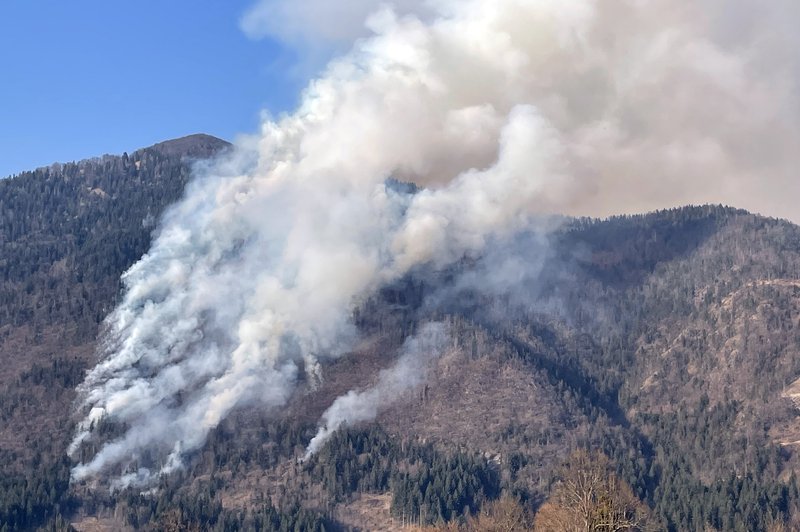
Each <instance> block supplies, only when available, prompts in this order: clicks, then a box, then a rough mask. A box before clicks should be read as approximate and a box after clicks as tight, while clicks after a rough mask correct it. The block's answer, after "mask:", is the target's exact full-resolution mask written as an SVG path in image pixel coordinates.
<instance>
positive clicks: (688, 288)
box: [0, 135, 800, 530]
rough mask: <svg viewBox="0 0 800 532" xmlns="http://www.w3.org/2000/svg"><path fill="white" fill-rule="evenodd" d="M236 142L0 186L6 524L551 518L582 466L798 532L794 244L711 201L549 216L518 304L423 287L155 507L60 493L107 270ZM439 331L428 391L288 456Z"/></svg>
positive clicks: (187, 144) (191, 471)
mask: <svg viewBox="0 0 800 532" xmlns="http://www.w3.org/2000/svg"><path fill="white" fill-rule="evenodd" d="M227 147H228V144H227V143H226V142H224V141H221V140H219V139H215V138H214V137H209V136H206V135H193V136H190V137H185V138H182V139H177V140H173V141H167V142H164V143H160V144H157V145H155V146H152V147H150V148H145V149H142V150H137V151H135V152H133V153H132V154H124V155H122V156H103V157H101V158H97V159H92V160H88V161H81V162H77V163H68V164H63V165H53V166H51V167H48V168H42V169H38V170H35V171H33V172H26V173H23V174H20V175H18V176H14V177H12V178H9V179H6V180H3V181H0V362H1V363H0V464H2V476H1V477H0V530H24V529H36V528H37V527H40V526H43V527H48V528H47V529H50V530H52V529H56V530H68V529H70V527H74V528H75V529H78V530H124V529H151V530H168V529H170V530H207V529H211V530H237V529H258V528H259V527H260V529H262V530H323V529H324V530H337V529H352V530H354V529H362V530H397V529H400V527H401V526H403V525H404V524H408V523H416V524H430V525H435V524H436V523H437V522H442V521H448V520H450V521H453V522H454V523H455V522H458V521H459V520H461V521H462V522H467V520H466V519H465V517H464V516H465V515H466V514H470V513H471V514H478V513H481V512H483V514H482V517H481V519H483V518H486V519H489V518H490V517H491V516H492V515H494V514H492V511H494V510H493V509H494V508H500V509H502V508H504V506H503V504H504V503H503V501H506V500H516V501H519V502H518V503H514V504H519V505H520V506H521V507H522V508H524V509H527V510H528V511H529V512H530V513H531V514H533V513H535V512H536V511H537V510H538V509H540V508H541V509H542V510H541V512H540V515H542V514H543V513H544V512H545V509H546V508H548V505H550V506H549V508H552V507H554V506H553V505H555V504H556V502H557V501H558V496H557V495H558V490H559V489H560V488H559V486H563V485H564V483H563V482H562V483H559V479H560V478H565V475H566V473H565V472H569V471H570V467H569V464H571V463H573V464H574V463H579V462H580V463H583V462H581V461H580V460H578V459H576V458H575V456H581V455H580V454H577V455H576V454H575V453H576V452H578V453H580V452H581V451H580V450H581V449H589V450H590V451H591V452H593V453H603V454H602V455H601V454H596V455H591V456H597V457H599V456H603V455H604V456H607V457H608V462H607V463H606V462H605V461H604V459H601V458H592V459H591V461H593V462H594V463H595V464H597V463H601V464H603V468H605V469H604V470H607V474H608V476H609V478H614V479H618V481H619V483H620V485H626V486H630V491H631V494H632V496H633V497H635V498H636V499H638V500H639V501H641V504H642V505H643V506H642V507H643V508H646V510H642V511H643V512H644V513H646V514H648V521H649V525H648V526H650V527H651V528H652V529H656V530H660V529H668V530H714V529H716V530H767V529H768V528H769V529H771V530H779V529H780V528H778V527H780V526H784V527H790V528H789V529H791V527H792V526H795V527H796V526H797V521H796V520H797V519H798V517H800V511H798V508H800V506H798V504H800V488H799V487H798V482H797V479H796V476H795V474H794V471H795V470H796V468H797V467H798V462H797V453H796V448H797V446H798V442H800V418H799V417H798V411H797V408H796V406H795V401H796V400H798V398H800V380H798V379H800V356H798V354H800V227H798V226H796V225H793V224H791V223H789V222H787V221H784V220H777V219H770V218H765V217H762V216H757V215H753V214H750V213H747V212H745V211H741V210H737V209H732V208H728V207H722V206H690V207H683V208H677V209H671V210H665V211H659V212H654V213H650V214H646V215H637V216H618V217H613V218H609V219H605V220H596V219H564V220H563V221H562V222H561V223H560V224H558V226H557V228H555V229H554V230H552V231H550V232H548V233H547V235H546V237H544V241H542V239H541V238H532V239H531V240H530V242H528V241H526V240H525V239H524V238H523V239H522V240H521V242H519V243H518V244H517V246H516V251H515V253H518V255H517V256H515V257H514V259H515V260H517V261H518V263H521V264H523V266H524V267H525V268H526V269H527V270H528V271H530V272H531V274H530V275H528V276H523V277H522V278H523V281H522V282H521V283H520V284H519V286H515V287H514V288H513V290H510V291H488V290H484V287H481V286H479V285H475V284H474V283H469V282H466V281H465V279H469V274H470V272H472V271H474V270H475V269H477V268H485V269H487V270H491V271H495V270H496V269H497V268H499V266H498V265H497V264H496V263H494V262H487V261H485V260H483V259H482V258H480V257H478V258H474V257H473V258H465V260H463V261H461V262H459V263H458V264H456V265H453V266H451V267H450V268H448V269H446V270H445V271H433V270H431V271H415V272H414V273H413V274H411V275H409V276H408V277H407V278H405V279H403V280H402V281H400V282H398V283H395V284H394V285H392V286H388V287H385V288H384V289H382V290H381V291H380V292H379V293H376V294H374V296H373V297H371V298H370V299H369V300H367V301H364V302H362V303H361V304H360V305H359V307H358V308H356V309H355V311H354V314H353V321H354V323H355V324H356V325H357V327H358V329H359V331H360V338H361V339H360V342H359V344H358V345H357V347H356V348H355V349H354V352H353V353H349V354H347V355H346V356H343V357H341V358H339V359H337V360H336V361H335V362H331V363H329V364H328V365H327V366H325V367H323V377H324V378H323V380H322V381H321V382H318V383H315V382H303V383H301V385H300V386H299V387H298V389H297V390H296V391H295V396H294V397H293V398H292V400H291V401H290V402H289V406H288V407H287V408H285V409H283V410H281V411H261V410H259V409H255V408H250V409H242V410H240V411H238V412H236V413H235V414H234V415H232V416H230V417H229V418H228V419H226V420H225V421H224V422H223V423H222V424H221V425H220V426H219V427H218V428H217V429H216V430H214V431H213V432H212V434H211V437H210V438H209V441H208V442H207V443H206V445H205V446H204V447H203V448H202V449H201V450H200V451H198V452H197V453H195V454H194V455H193V456H191V459H190V461H189V464H188V466H187V468H186V470H184V471H181V472H178V473H176V474H174V475H172V476H170V477H167V478H163V479H162V482H161V485H160V486H159V487H158V489H157V490H156V491H154V492H152V493H149V494H142V493H140V492H138V491H136V490H122V491H117V492H114V493H111V492H109V491H108V490H107V489H105V488H97V487H95V486H92V485H91V484H89V483H82V484H73V485H70V484H69V469H70V467H71V465H72V463H71V462H70V460H69V459H68V458H67V457H66V456H65V455H64V450H65V449H66V446H67V444H68V441H69V439H70V436H71V434H72V431H73V429H74V423H75V420H74V418H73V416H72V404H73V401H74V399H75V392H74V390H75V387H76V386H77V385H78V384H79V383H80V382H81V380H82V378H83V375H84V372H85V371H86V370H87V369H88V368H89V367H90V366H91V365H92V364H93V362H94V357H95V354H94V353H95V342H96V339H97V337H98V332H99V330H100V328H101V326H102V321H103V318H104V317H105V315H106V314H107V313H108V312H109V311H110V309H111V308H112V307H113V306H114V304H115V301H117V298H118V297H119V293H120V289H121V286H120V281H119V278H120V275H121V274H122V273H123V272H124V271H125V270H126V269H127V268H128V267H129V266H130V265H131V264H133V263H134V262H135V261H136V260H137V259H138V258H139V257H140V256H141V255H142V254H143V253H145V252H146V251H147V249H148V247H149V243H150V240H151V237H152V232H153V231H154V230H155V229H157V227H158V219H159V218H160V216H161V215H162V214H163V212H164V211H165V209H166V208H167V207H168V206H169V205H170V204H171V203H172V202H174V201H176V200H177V199H178V198H179V197H180V196H181V193H182V190H183V188H184V186H185V185H186V183H187V181H188V179H189V177H190V174H191V165H192V162H193V161H195V160H197V159H198V158H204V157H209V156H213V155H215V154H217V153H220V152H222V151H224V150H226V149H227ZM411 193H413V190H412V191H411ZM482 261H483V262H482ZM442 294H446V297H444V296H442ZM431 321H436V322H440V323H443V324H445V325H446V327H447V330H448V331H449V337H448V338H449V339H448V342H449V343H448V347H447V349H446V350H445V351H444V353H443V354H442V356H440V357H439V358H437V359H435V360H434V361H433V365H434V366H433V368H432V369H431V371H430V372H429V374H428V379H427V380H426V382H425V384H424V385H423V386H420V387H418V388H415V389H414V390H412V391H410V392H407V393H405V394H401V396H400V397H399V398H398V399H397V400H396V401H395V402H394V403H392V404H391V405H390V406H388V407H387V408H385V409H383V410H382V411H380V412H379V415H378V418H377V420H376V421H375V422H371V423H364V424H360V425H355V426H352V427H349V428H346V429H343V430H340V431H338V432H337V433H336V434H334V436H333V437H332V438H331V439H330V440H329V441H328V442H327V443H326V444H325V445H324V446H323V447H322V449H320V451H319V452H318V453H317V454H316V455H314V456H312V457H311V458H310V459H308V460H306V461H301V460H300V458H301V457H302V456H303V454H304V452H305V448H306V446H307V444H308V442H309V440H310V439H311V437H312V436H314V433H315V432H316V429H317V427H316V423H317V420H318V419H319V418H320V415H321V414H322V412H323V411H325V410H326V409H327V408H328V407H329V406H330V405H331V403H332V402H333V401H334V399H335V398H337V397H339V396H341V395H342V394H344V393H346V392H347V391H349V390H354V389H356V390H358V389H365V388H366V387H368V386H369V385H371V384H373V383H374V382H376V380H378V379H379V378H380V375H381V371H383V370H385V369H386V368H389V367H391V366H392V364H393V363H395V361H396V360H397V358H398V356H399V355H398V353H399V350H400V346H401V345H402V344H403V342H404V340H405V339H406V338H407V337H408V336H409V335H411V334H413V332H414V331H417V330H419V329H420V328H421V327H423V326H424V325H425V324H426V323H428V322H431ZM119 430H120V427H116V426H115V425H114V423H113V421H110V422H106V424H105V425H104V426H103V427H102V430H101V431H100V432H101V433H104V434H106V437H107V438H108V439H113V438H114V437H115V435H116V434H118V433H119ZM98 448H99V447H98V444H97V443H94V444H91V445H89V446H86V447H84V448H83V449H82V450H81V452H82V453H84V454H85V456H91V455H92V454H93V453H96V452H97V450H98ZM564 463H566V464H567V466H563V465H562V464H564ZM573 470H574V468H573ZM623 491H624V490H623ZM501 496H502V498H501V499H499V500H500V501H501V502H500V503H491V502H490V501H493V500H495V499H498V498H499V497H501ZM546 501H549V502H546ZM493 504H495V505H496V506H493ZM512 506H513V505H512ZM498 511H499V510H498ZM472 522H475V521H472ZM520 522H522V521H520ZM537 522H539V523H542V522H544V520H543V519H540V520H539V521H537ZM542 526H543V525H542ZM540 527H541V526H540ZM770 527H771V528H770ZM478 529H486V527H483V528H481V526H478ZM517 529H521V528H519V527H518V528H517ZM545 529H546V528H545ZM785 529H786V528H785ZM795 529H796V528H795Z"/></svg>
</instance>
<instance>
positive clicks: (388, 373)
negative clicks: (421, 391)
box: [305, 322, 448, 459]
mask: <svg viewBox="0 0 800 532" xmlns="http://www.w3.org/2000/svg"><path fill="white" fill-rule="evenodd" d="M447 340H448V331H447V328H446V326H445V325H444V324H443V323H438V322H431V323H426V324H424V325H423V326H422V327H421V328H420V331H419V332H418V333H417V334H415V335H413V336H411V337H410V338H408V339H406V341H405V342H404V343H403V347H402V348H401V349H400V356H399V357H398V359H397V360H396V361H395V362H394V364H392V366H391V367H389V368H387V369H385V370H383V371H381V372H380V374H379V375H378V381H377V382H376V383H375V384H373V385H372V386H370V387H368V388H367V389H365V390H362V391H355V390H351V391H349V392H347V393H346V394H345V395H342V396H341V397H338V398H337V399H336V400H335V401H334V402H333V404H332V405H331V406H330V407H329V408H328V409H327V410H325V412H324V413H323V414H322V420H321V421H322V423H321V424H320V427H319V429H318V430H317V434H316V435H315V436H314V437H313V438H312V439H311V441H310V442H309V444H308V448H307V449H306V454H305V458H306V459H307V458H308V457H310V456H311V455H312V454H314V453H316V452H317V451H319V450H320V448H322V446H323V445H324V444H325V442H326V441H328V438H330V437H331V435H332V434H333V433H334V432H336V431H337V430H338V429H339V428H340V427H342V426H343V425H349V424H353V423H358V422H363V421H371V420H373V419H375V417H377V415H378V413H379V411H380V410H381V409H383V408H386V407H387V406H389V405H390V404H391V403H392V402H393V401H395V400H397V398H399V397H400V396H401V395H403V394H404V393H406V392H408V391H409V390H413V389H414V388H416V387H417V386H419V385H421V384H422V383H423V382H425V380H426V378H427V374H428V370H429V369H430V368H429V366H430V364H431V362H433V361H434V360H435V359H436V358H438V357H439V355H441V354H442V351H443V350H444V348H445V347H446V344H447Z"/></svg>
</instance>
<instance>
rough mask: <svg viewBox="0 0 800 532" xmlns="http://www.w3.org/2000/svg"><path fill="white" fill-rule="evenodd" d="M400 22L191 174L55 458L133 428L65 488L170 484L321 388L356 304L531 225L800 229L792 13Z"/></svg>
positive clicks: (630, 8) (705, 4) (659, 9)
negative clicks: (233, 429) (256, 408)
mask: <svg viewBox="0 0 800 532" xmlns="http://www.w3.org/2000/svg"><path fill="white" fill-rule="evenodd" d="M404 4H405V6H406V10H407V11H408V10H409V9H410V12H411V14H409V15H405V16H398V15H397V14H396V13H395V12H394V11H392V10H391V9H390V8H387V7H384V8H379V9H378V10H377V11H375V12H374V14H373V15H372V16H371V17H370V19H369V23H368V28H369V31H370V32H371V36H370V37H368V38H365V39H361V40H359V41H356V43H355V44H354V45H353V48H352V50H351V51H350V52H349V53H347V54H346V55H344V56H342V57H341V58H339V59H336V60H334V61H333V62H331V63H330V64H329V65H328V67H327V68H326V70H325V71H324V73H323V74H322V75H321V76H320V77H319V78H317V79H316V80H314V81H313V82H311V83H310V84H309V86H308V87H307V89H306V91H305V93H304V95H303V99H302V103H301V105H300V106H299V108H298V109H297V111H296V112H295V113H293V114H291V115H288V116H285V117H282V118H280V119H277V120H267V121H266V122H265V123H264V125H263V126H262V129H261V132H260V135H259V136H258V137H257V139H256V141H255V143H254V147H252V149H248V148H246V147H243V148H241V150H240V152H239V153H238V154H236V155H235V156H234V157H232V158H229V159H227V160H224V161H219V162H217V163H216V164H214V165H211V166H210V167H209V168H206V169H205V170H203V171H199V172H198V175H197V176H196V178H195V180H194V182H193V183H192V184H191V185H190V186H189V188H188V189H187V192H186V195H185V198H184V199H183V200H181V201H180V202H179V203H178V204H177V205H175V206H174V207H173V208H171V209H170V211H169V212H168V213H167V215H166V216H165V218H164V219H163V220H162V224H161V227H160V230H159V233H158V235H157V237H156V238H155V241H154V243H153V245H152V248H151V249H150V251H148V253H147V254H146V255H145V256H144V257H143V258H142V259H141V260H140V261H139V262H138V263H137V264H135V265H134V266H133V267H132V268H131V269H130V270H129V271H128V272H126V273H125V275H124V277H123V281H124V284H125V293H124V296H123V299H122V302H121V303H120V304H119V306H118V307H117V308H116V309H115V310H114V311H113V312H112V314H111V315H110V316H109V317H108V319H107V324H106V325H107V326H106V329H107V330H106V332H105V333H104V335H103V337H102V339H101V343H102V348H101V353H100V354H101V361H100V362H99V363H98V365H97V366H96V367H95V368H93V369H92V370H91V371H90V372H89V374H88V375H87V377H86V380H85V382H84V383H83V384H82V385H81V386H80V388H79V392H80V397H81V402H80V408H81V413H82V415H83V418H82V421H81V422H80V423H79V427H78V432H77V434H76V436H75V439H74V441H73V443H72V445H71V447H70V452H71V453H73V455H74V454H75V453H76V452H77V451H78V449H79V448H80V445H81V443H82V442H84V441H87V440H89V439H91V438H92V437H93V431H94V427H95V426H96V424H97V423H98V422H99V421H100V420H102V419H106V418H108V419H112V420H115V421H118V422H121V423H123V424H124V426H126V427H127V431H126V432H125V433H124V434H123V435H122V436H121V437H120V438H119V439H117V440H115V441H112V442H109V443H107V444H105V445H104V446H103V447H102V448H101V450H100V451H99V452H98V454H97V455H96V456H94V458H92V459H91V460H90V461H89V462H88V463H81V464H79V465H78V466H76V467H75V468H74V470H73V478H74V479H76V480H81V479H86V478H91V477H96V476H98V475H102V474H106V473H107V472H114V474H116V472H118V471H119V470H120V469H121V468H122V469H124V468H129V466H130V464H132V463H134V462H137V461H138V462H139V464H140V465H142V462H144V458H145V457H146V456H156V457H158V460H157V461H156V462H155V463H154V464H152V465H151V467H150V468H149V469H142V470H141V471H136V472H132V474H133V476H126V477H124V478H123V483H125V482H128V481H131V482H137V483H142V484H146V483H148V482H150V481H151V479H152V478H153V475H154V474H156V473H166V472H169V471H172V470H174V469H175V468H177V467H180V465H181V461H182V458H183V456H184V455H185V453H187V452H191V451H192V450H195V449H197V448H199V447H200V446H201V445H202V444H203V443H204V441H205V439H206V436H207V434H208V432H209V431H210V430H211V429H213V428H214V427H215V426H217V424H218V423H219V422H220V421H221V420H222V419H224V418H225V417H226V416H227V415H228V414H229V413H230V412H231V411H232V410H233V409H235V408H237V407H240V406H243V405H248V404H250V405H263V406H265V407H270V406H280V405H283V404H285V402H286V401H288V399H289V396H290V394H291V392H292V390H293V387H294V384H295V382H296V380H297V379H298V378H299V374H300V372H305V373H306V374H307V376H308V378H309V379H312V381H313V380H314V379H318V378H320V377H321V375H320V371H321V370H320V364H319V360H320V359H324V358H329V357H336V356H340V355H341V354H342V353H344V352H346V351H347V350H348V348H349V347H350V346H351V345H352V342H353V340H354V338H355V334H356V332H355V331H354V330H353V327H352V324H351V323H350V322H349V319H348V317H349V316H350V311H351V309H352V308H353V306H354V305H356V304H358V302H359V300H361V299H362V298H364V297H367V296H368V295H369V294H370V293H372V292H373V291H374V290H376V289H377V288H379V287H380V286H382V285H384V284H386V283H389V282H391V281H393V280H395V279H397V278H398V277H400V276H402V275H404V274H406V273H407V272H408V271H409V270H411V269H412V268H414V267H415V266H417V265H422V264H432V265H434V266H444V265H446V264H449V263H451V262H452V261H454V260H457V259H459V258H460V257H462V256H463V255H465V254H468V255H474V254H479V253H480V252H481V250H482V249H483V248H484V246H485V245H486V243H487V242H488V241H490V240H491V239H493V238H502V237H504V236H508V235H511V234H513V233H514V232H516V231H518V230H521V229H524V228H527V227H529V225H530V223H531V220H532V217H535V216H538V215H541V214H547V213H555V212H566V213H577V214H606V213H610V212H631V211H640V210H646V209H651V208H654V207H662V206H669V205H674V204H680V203H686V202H694V203H698V202H706V201H712V202H720V201H724V202H731V203H735V204H738V205H740V206H744V207H755V208H759V209H762V210H766V211H768V212H769V213H771V214H775V215H784V216H796V212H795V211H794V209H795V207H794V201H795V199H794V198H796V197H798V193H800V180H797V179H796V168H797V167H798V164H797V163H798V162H800V161H798V153H800V150H798V149H797V148H798V146H800V143H798V140H799V139H800V132H799V131H798V128H800V125H798V124H800V120H798V118H799V117H800V111H799V109H800V106H798V101H797V97H796V94H797V72H798V68H797V67H798V66H799V65H800V61H798V52H797V50H800V47H798V46H792V45H793V44H795V41H796V37H794V36H793V34H792V32H791V31H788V30H789V29H791V28H789V27H788V26H786V25H787V22H786V21H791V20H797V17H793V16H792V15H796V14H797V11H798V10H800V8H798V7H795V5H794V4H793V3H790V2H788V1H776V2H771V3H769V5H767V6H764V5H761V4H760V3H757V2H755V0H752V1H748V0H737V1H736V2H733V3H729V2H724V3H723V2H718V1H711V0H704V1H699V2H695V1H690V0H603V1H600V0H575V1H571V2H561V1H555V0H465V1H462V2H452V1H450V0H439V1H431V2H427V3H426V10H427V12H426V15H425V18H420V17H417V16H414V14H413V13H414V8H413V6H414V5H416V4H417V3H416V2H406V3H404ZM390 5H391V3H390ZM408 6H412V7H411V8H409V7H408ZM784 30H786V31H784ZM390 177H393V178H397V179H401V180H407V181H413V182H415V183H417V184H419V185H421V186H422V187H424V188H423V189H422V190H421V191H420V192H419V193H417V194H414V195H406V194H401V193H398V192H395V191H393V190H391V189H390V188H387V187H386V186H385V184H384V183H385V182H386V180H387V179H388V178H390ZM765 184H768V186H765Z"/></svg>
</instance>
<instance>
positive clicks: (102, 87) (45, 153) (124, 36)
mask: <svg viewBox="0 0 800 532" xmlns="http://www.w3.org/2000/svg"><path fill="white" fill-rule="evenodd" d="M251 3H252V2H251V1H250V0H223V1H219V0H213V1H212V0H139V1H137V2H119V1H116V0H114V1H110V0H75V1H73V2H65V1H63V0H4V1H2V2H0V176H7V175H10V174H13V173H17V172H19V171H22V170H29V169H33V168H35V167H38V166H43V165H47V164H50V163H52V162H55V161H72V160H79V159H82V158H85V157H90V156H94V155H101V154H103V153H121V152H123V151H133V150H134V149H136V148H140V147H144V146H148V145H150V144H153V143H155V142H158V141H161V140H165V139H169V138H174V137H179V136H183V135H187V134H190V133H197V132H204V133H209V134H212V135H217V136H219V137H223V138H227V139H232V138H233V137H234V136H235V135H236V134H237V133H248V132H254V131H256V129H257V128H258V123H259V116H260V112H261V111H262V110H268V111H270V112H272V113H274V114H279V113H280V112H282V111H287V110H291V108H292V107H293V106H294V105H295V104H296V102H297V99H298V93H299V91H300V90H301V88H302V87H303V85H305V81H306V80H305V79H303V77H302V75H301V74H299V72H300V71H301V69H298V68H297V67H296V63H297V57H296V53H295V52H294V51H292V50H291V49H288V48H286V47H283V46H282V45H280V44H279V43H277V42H276V41H274V40H270V39H268V38H267V39H261V40H258V41H255V40H251V39H248V38H247V37H246V36H245V35H244V33H243V32H242V31H241V30H240V28H239V19H240V17H241V15H242V13H243V12H245V10H246V9H247V8H248V7H250V5H251Z"/></svg>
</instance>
